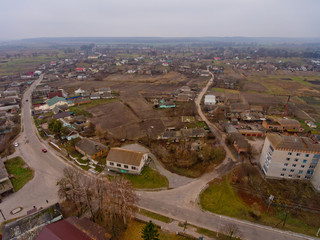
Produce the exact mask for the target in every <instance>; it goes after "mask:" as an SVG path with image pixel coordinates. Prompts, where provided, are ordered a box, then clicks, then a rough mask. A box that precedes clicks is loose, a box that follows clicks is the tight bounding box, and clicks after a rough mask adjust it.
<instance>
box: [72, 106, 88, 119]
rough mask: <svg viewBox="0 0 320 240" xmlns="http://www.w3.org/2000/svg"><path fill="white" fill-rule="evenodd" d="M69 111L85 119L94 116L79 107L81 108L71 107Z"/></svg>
mask: <svg viewBox="0 0 320 240" xmlns="http://www.w3.org/2000/svg"><path fill="white" fill-rule="evenodd" d="M69 110H70V112H73V114H74V115H75V116H80V115H83V116H85V117H91V116H92V115H91V114H90V113H89V112H87V111H85V110H84V109H83V108H82V107H79V106H72V107H69Z"/></svg>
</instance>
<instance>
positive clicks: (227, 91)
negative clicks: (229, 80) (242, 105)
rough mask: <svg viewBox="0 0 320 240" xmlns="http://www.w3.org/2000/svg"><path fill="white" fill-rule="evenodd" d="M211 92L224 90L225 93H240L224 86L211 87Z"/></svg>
mask: <svg viewBox="0 0 320 240" xmlns="http://www.w3.org/2000/svg"><path fill="white" fill-rule="evenodd" d="M211 91H212V92H226V93H237V94H238V93H240V92H239V91H238V90H234V89H226V88H215V87H214V88H211Z"/></svg>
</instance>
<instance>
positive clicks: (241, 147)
mask: <svg viewBox="0 0 320 240" xmlns="http://www.w3.org/2000/svg"><path fill="white" fill-rule="evenodd" d="M230 136H231V139H232V144H233V146H234V147H235V149H236V150H237V152H238V153H242V152H248V151H249V149H250V144H249V142H248V141H247V140H246V139H245V138H244V136H243V135H242V134H241V133H232V134H230Z"/></svg>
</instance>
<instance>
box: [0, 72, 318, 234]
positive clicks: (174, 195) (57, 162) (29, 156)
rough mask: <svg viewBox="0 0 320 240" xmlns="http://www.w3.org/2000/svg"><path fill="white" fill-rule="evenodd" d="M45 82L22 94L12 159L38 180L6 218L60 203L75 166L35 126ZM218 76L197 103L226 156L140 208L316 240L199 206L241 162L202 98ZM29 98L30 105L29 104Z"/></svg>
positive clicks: (9, 200) (216, 225) (6, 206)
mask: <svg viewBox="0 0 320 240" xmlns="http://www.w3.org/2000/svg"><path fill="white" fill-rule="evenodd" d="M210 74H211V73H210ZM42 78H43V76H41V77H40V78H39V79H38V80H36V81H35V82H34V83H33V84H32V85H31V87H30V88H29V89H28V90H27V91H26V92H25V94H24V96H23V100H22V111H21V115H22V116H21V117H22V126H23V127H22V132H21V134H20V136H19V138H18V139H17V142H18V143H19V147H17V148H16V153H14V154H13V156H21V157H22V158H23V159H24V160H25V161H26V163H27V164H28V165H29V166H30V167H31V168H32V169H33V170H34V171H35V177H34V178H33V179H32V180H31V181H30V182H28V183H27V184H26V185H25V186H24V187H23V188H22V189H21V190H19V191H18V192H16V193H13V194H11V195H9V196H8V197H6V198H4V199H3V202H2V203H1V204H0V208H1V210H2V212H3V214H4V216H5V218H6V220H9V219H13V218H17V217H19V216H23V215H25V214H26V212H27V211H28V210H30V209H32V208H33V207H37V208H40V207H45V206H47V205H50V204H52V203H55V202H57V201H58V200H59V199H58V195H57V190H58V188H57V186H56V182H57V180H58V179H59V178H60V177H61V176H62V174H63V169H64V168H65V167H67V166H70V164H69V163H67V162H66V161H65V160H63V159H62V158H61V157H60V156H58V154H57V153H56V152H55V151H54V150H53V149H52V148H50V147H48V146H47V145H46V144H45V143H44V142H43V141H41V140H40V138H39V136H38V133H37V129H36V128H35V125H34V123H33V118H32V114H31V102H32V101H31V94H32V91H33V90H34V89H35V87H36V86H37V84H39V83H40V82H41V80H42ZM213 78H214V76H213V74H212V78H211V79H210V81H209V82H208V84H207V85H206V87H205V88H204V89H203V90H202V91H201V93H200V94H199V95H198V97H197V99H196V104H197V110H198V112H199V115H200V116H201V118H202V119H203V120H204V121H205V122H206V123H207V124H208V126H209V128H210V129H211V131H212V132H213V133H214V134H215V135H216V136H217V138H218V139H219V140H220V144H221V145H222V146H224V147H225V149H226V153H227V157H226V158H225V160H224V162H223V163H222V164H221V165H220V166H219V167H218V168H216V169H215V170H214V171H213V172H211V173H208V174H205V175H203V176H202V177H200V178H198V179H195V180H194V181H191V182H189V183H187V184H186V185H183V186H179V187H177V188H174V189H171V190H165V191H159V192H142V191H138V192H137V194H138V196H139V198H140V200H139V203H138V205H139V206H141V207H143V208H146V209H149V210H151V211H154V212H158V213H160V214H162V215H166V216H169V217H172V218H175V219H177V220H181V221H185V220H188V222H189V223H191V224H194V225H196V226H200V227H204V228H208V229H211V230H219V229H220V227H221V226H224V225H226V224H228V223H236V224H237V225H238V226H239V228H240V230H241V232H242V234H243V237H244V238H245V239H253V240H256V239H266V240H267V239H280V240H282V239H283V240H284V239H313V238H310V237H307V236H303V235H299V234H295V233H290V232H286V231H280V230H278V229H273V228H270V227H265V226H262V225H257V224H253V223H249V222H246V221H240V220H237V219H233V218H229V217H223V216H218V215H215V214H212V213H209V212H204V211H202V210H201V209H200V208H199V206H198V196H199V194H200V192H201V191H202V190H203V189H205V187H206V186H207V184H208V182H210V181H211V180H212V179H214V178H216V177H219V176H221V175H223V174H225V173H226V172H228V171H229V170H231V169H232V167H233V166H234V165H235V164H237V163H236V161H235V160H234V159H233V156H232V154H231V152H230V151H229V150H228V148H227V147H226V146H225V144H224V135H223V134H221V132H220V131H219V130H218V129H217V127H216V126H215V125H214V124H212V123H211V122H209V121H208V120H207V119H206V117H205V115H204V114H203V113H202V111H201V109H200V102H201V99H202V97H203V95H204V94H205V93H206V91H207V89H208V87H209V86H210V85H211V82H212V81H213ZM27 99H28V100H29V101H26V100H27ZM42 148H47V149H48V152H47V153H43V152H42V151H41V149H42ZM47 200H48V202H47ZM18 207H21V208H23V210H22V211H21V212H19V213H17V214H15V215H12V214H11V213H10V212H11V211H12V210H13V209H16V208H18ZM4 220H5V219H0V222H3V221H4Z"/></svg>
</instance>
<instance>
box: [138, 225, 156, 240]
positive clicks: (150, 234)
mask: <svg viewBox="0 0 320 240" xmlns="http://www.w3.org/2000/svg"><path fill="white" fill-rule="evenodd" d="M141 237H142V239H143V240H160V238H159V231H158V229H157V228H156V226H155V225H154V224H153V223H152V221H149V222H148V223H147V224H146V226H145V227H144V228H143V230H142V236H141Z"/></svg>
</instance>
